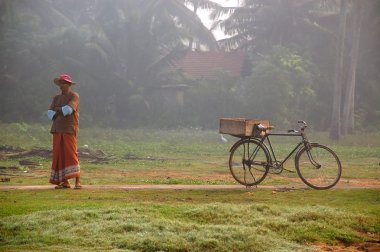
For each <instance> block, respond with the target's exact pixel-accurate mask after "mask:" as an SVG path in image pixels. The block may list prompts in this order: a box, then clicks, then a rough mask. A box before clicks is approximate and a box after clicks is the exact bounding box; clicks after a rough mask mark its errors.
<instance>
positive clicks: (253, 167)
mask: <svg viewBox="0 0 380 252" xmlns="http://www.w3.org/2000/svg"><path fill="white" fill-rule="evenodd" d="M298 124H299V125H300V130H294V129H292V130H288V133H271V132H270V130H271V129H273V128H274V127H273V126H264V125H262V124H257V125H254V132H256V134H255V135H254V136H247V137H241V139H240V140H238V141H237V142H236V143H235V144H234V145H233V146H232V147H231V149H230V152H231V154H230V158H229V168H230V172H231V174H232V176H233V177H234V179H235V180H236V181H237V182H238V183H240V184H242V185H245V186H255V185H258V184H259V183H261V182H262V181H263V180H264V179H265V177H266V176H267V174H268V172H269V170H270V169H271V171H272V172H273V173H276V174H280V173H281V172H282V171H283V170H284V167H283V164H284V163H285V162H286V161H287V160H288V159H289V158H290V157H291V156H292V155H293V154H294V153H295V152H296V151H297V152H296V155H295V169H296V171H297V174H298V176H299V177H300V178H301V180H302V181H303V182H304V183H305V184H306V185H308V186H309V187H311V188H314V189H329V188H332V187H333V186H335V185H336V184H337V183H338V181H339V179H340V177H341V175H342V165H341V162H340V160H339V158H338V156H337V155H336V154H335V152H334V151H333V150H331V149H330V148H328V147H326V146H324V145H321V144H319V143H311V142H309V140H308V138H307V136H306V133H305V129H306V128H307V124H306V122H304V121H298ZM270 136H291V137H296V136H298V137H301V141H300V142H299V143H298V144H297V146H296V147H295V148H294V149H293V150H292V151H291V152H290V153H289V154H288V156H287V157H286V158H285V159H284V160H282V161H278V160H277V158H276V155H275V152H274V150H273V148H272V144H271V141H270ZM265 140H267V142H268V144H269V148H268V146H267V145H266V144H265V143H264V141H265Z"/></svg>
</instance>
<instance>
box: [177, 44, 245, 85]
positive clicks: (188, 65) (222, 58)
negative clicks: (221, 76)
mask: <svg viewBox="0 0 380 252" xmlns="http://www.w3.org/2000/svg"><path fill="white" fill-rule="evenodd" d="M244 61H245V54H244V53H243V52H216V51H211V52H198V51H188V52H187V53H186V54H185V55H184V57H183V58H181V59H179V60H177V62H176V64H175V65H174V66H173V68H172V70H177V71H178V70H179V71H182V72H183V73H185V74H186V75H188V76H190V77H192V78H194V79H210V80H214V79H217V78H218V71H226V72H229V74H230V75H232V76H241V73H242V69H243V65H244Z"/></svg>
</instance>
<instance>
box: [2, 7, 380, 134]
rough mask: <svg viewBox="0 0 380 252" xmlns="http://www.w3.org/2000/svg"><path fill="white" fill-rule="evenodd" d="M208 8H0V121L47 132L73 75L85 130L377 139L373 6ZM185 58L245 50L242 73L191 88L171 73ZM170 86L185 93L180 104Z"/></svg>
mask: <svg viewBox="0 0 380 252" xmlns="http://www.w3.org/2000/svg"><path fill="white" fill-rule="evenodd" d="M215 2H216V1H215ZM215 2H214V1H206V0H192V1H190V0H189V1H184V0H110V1H100V0H81V1H77V0H54V1H48V0H17V1H16V0H1V1H0V22H1V23H0V31H1V32H0V76H1V82H0V94H1V100H0V121H1V122H3V123H8V122H26V123H48V119H47V117H46V110H47V108H48V107H49V104H50V102H51V99H52V97H53V96H54V95H55V94H56V93H58V89H57V87H56V86H55V85H54V84H53V82H52V80H53V78H54V77H57V76H58V75H59V74H61V73H69V74H70V75H71V76H72V78H73V79H74V80H75V81H77V82H78V83H79V84H78V85H77V86H76V87H75V88H74V90H75V91H77V92H79V93H80V96H81V125H82V127H91V126H100V127H114V128H135V127H153V128H178V127H197V128H203V129H217V128H218V119H219V118H220V117H247V118H263V119H269V120H270V121H272V122H273V124H275V125H276V126H278V127H288V126H290V125H292V124H293V123H294V122H295V121H296V120H298V119H303V120H307V121H308V122H309V124H311V125H313V128H314V129H315V130H318V131H328V130H331V129H332V128H339V129H340V128H341V127H342V130H343V133H340V132H338V134H339V135H338V137H341V135H342V136H344V135H345V134H346V133H350V132H353V131H354V130H355V129H359V130H363V129H364V130H366V131H368V130H379V129H380V102H379V98H380V71H379V65H380V50H379V49H380V44H379V43H380V29H379V27H380V1H376V0H363V1H309V0H297V1H289V0H286V1H285V0H283V1H281V0H268V1H257V0H256V1H253V0H251V1H248V0H247V1H239V4H240V7H239V8H237V9H234V8H228V7H223V6H234V4H235V3H236V1H228V2H227V4H228V5H225V3H224V4H223V6H222V5H219V4H217V3H215ZM359 2H360V4H358V3H359ZM218 3H222V1H218ZM209 14H210V15H211V17H209V19H210V20H211V21H209V22H207V16H208V15H209ZM198 15H199V16H198ZM200 17H201V18H202V20H203V23H202V21H201V19H200ZM204 24H206V26H207V27H206V26H205V25H204ZM210 27H211V28H213V29H214V34H213V33H212V31H210V30H209V28H210ZM222 32H226V34H224V33H222ZM214 35H215V36H216V37H217V39H218V41H217V39H215V37H214ZM342 41H343V43H341V42H342ZM188 51H216V52H227V51H228V52H235V51H239V52H244V54H245V56H246V61H248V62H246V63H249V64H246V66H249V69H244V74H242V75H241V76H232V75H231V74H230V73H228V72H227V71H220V72H219V73H218V75H217V76H218V78H216V79H207V78H202V79H197V78H192V77H191V76H188V75H186V73H183V72H181V71H178V69H177V70H175V69H174V70H173V66H174V65H175V62H176V61H178V60H180V59H181V57H183V55H185V54H186V53H187V52H188ZM337 52H340V53H337ZM337 73H338V74H337ZM167 85H169V86H177V85H185V86H186V87H187V88H186V89H184V91H183V100H182V101H181V102H179V103H178V101H176V102H172V103H170V102H169V103H168V102H167V100H165V99H167V97H166V98H165V99H163V97H165V94H164V95H163V94H162V92H161V91H162V87H163V86H167ZM157 90H161V91H160V92H157ZM344 108H347V111H345V109H344ZM334 111H335V112H334ZM334 113H335V114H334ZM334 121H335V123H334ZM337 122H339V123H338V124H336V123H337ZM332 125H333V126H332ZM336 125H338V126H336ZM345 125H346V126H345ZM345 127H346V129H344V128H345ZM347 128H348V130H347Z"/></svg>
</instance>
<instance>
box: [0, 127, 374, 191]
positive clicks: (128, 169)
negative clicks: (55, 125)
mask: <svg viewBox="0 0 380 252" xmlns="http://www.w3.org/2000/svg"><path fill="white" fill-rule="evenodd" d="M0 128H1V131H0V139H1V140H0V146H12V147H18V148H23V149H26V150H29V149H32V148H47V149H50V148H51V136H50V134H49V133H48V132H49V127H48V126H41V125H28V124H20V123H17V124H0ZM225 137H226V138H227V139H228V140H229V141H228V142H227V143H223V142H222V141H221V140H220V136H219V134H218V132H217V131H201V130H195V129H178V130H151V129H135V130H115V129H96V128H93V129H82V130H81V132H80V135H79V139H78V146H79V147H82V146H84V145H87V146H88V147H89V148H90V149H92V150H101V151H102V152H104V153H106V154H107V155H108V156H112V157H113V158H112V159H110V160H109V161H108V162H105V163H100V164H99V163H93V162H92V160H86V159H82V160H81V168H82V179H83V183H84V184H98V185H104V184H234V183H235V181H234V180H233V178H232V176H231V175H230V174H229V169H228V156H229V149H230V147H231V146H232V145H233V143H234V142H235V141H237V140H238V139H236V138H234V137H229V136H225ZM309 139H310V140H311V141H315V142H320V143H323V144H326V145H328V146H329V147H331V148H332V149H333V150H335V151H336V153H337V154H338V155H339V157H340V160H341V162H342V165H343V175H342V181H351V180H353V179H358V178H359V179H374V180H377V181H379V180H380V154H379V153H380V133H368V134H366V135H362V134H361V135H353V136H349V137H347V138H346V139H344V140H343V141H341V142H339V143H338V142H332V141H331V140H329V139H328V137H327V134H326V133H314V132H311V133H310V136H309ZM297 141H298V139H297V138H289V137H278V138H272V142H273V144H274V147H275V151H276V154H277V157H278V158H279V159H281V158H284V157H285V156H286V154H287V153H288V152H289V151H290V150H291V149H292V147H294V146H295V144H296V143H297ZM24 159H27V160H30V161H36V162H39V163H41V166H36V167H28V166H22V165H19V161H20V160H24ZM0 166H5V167H9V166H17V167H18V169H17V170H16V171H5V173H8V174H11V175H12V176H11V181H10V182H7V183H4V184H24V185H27V184H46V183H47V177H48V174H49V169H50V158H49V157H27V158H25V157H19V158H12V159H11V158H8V159H4V158H3V159H0ZM285 168H286V169H288V170H290V171H293V173H292V172H287V171H285V172H283V173H282V174H281V175H282V176H275V175H270V176H268V178H266V179H265V180H264V182H263V184H269V185H286V184H289V183H292V184H294V183H296V184H301V181H300V180H299V179H297V178H298V177H297V175H296V173H294V171H295V169H294V161H293V159H291V160H289V161H288V162H287V163H285ZM105 174H107V176H105Z"/></svg>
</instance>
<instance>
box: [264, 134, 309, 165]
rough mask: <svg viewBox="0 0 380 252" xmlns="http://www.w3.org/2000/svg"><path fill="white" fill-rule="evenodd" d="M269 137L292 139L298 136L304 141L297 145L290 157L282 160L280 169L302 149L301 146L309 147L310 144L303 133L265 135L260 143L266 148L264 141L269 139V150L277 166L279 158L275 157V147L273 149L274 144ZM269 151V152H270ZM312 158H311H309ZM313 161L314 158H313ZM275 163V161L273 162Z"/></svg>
mask: <svg viewBox="0 0 380 252" xmlns="http://www.w3.org/2000/svg"><path fill="white" fill-rule="evenodd" d="M269 136H290V137H296V136H300V137H302V141H301V142H299V143H298V144H297V146H296V147H295V148H294V149H293V150H292V151H291V152H290V153H289V154H288V156H287V157H286V158H285V159H284V160H282V161H281V162H280V165H279V166H280V167H281V166H282V165H283V164H284V163H285V162H286V161H287V160H288V159H289V158H290V157H291V156H292V155H293V154H294V152H295V151H297V150H299V149H300V146H301V145H304V146H307V144H308V143H309V142H308V141H307V139H306V136H305V135H304V134H303V133H294V134H289V133H267V134H265V136H264V137H263V138H261V140H260V142H261V143H262V144H263V145H264V146H266V145H265V143H264V141H265V139H267V142H268V144H269V149H270V153H269V154H270V155H271V156H272V157H273V158H274V162H275V164H277V162H278V161H277V158H276V155H275V153H274V150H273V147H272V143H271V142H270V139H269ZM267 149H268V147H267ZM268 151H269V150H268ZM309 158H310V157H309ZM311 159H312V158H311ZM272 161H273V160H272ZM271 166H273V162H272V165H271Z"/></svg>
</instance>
